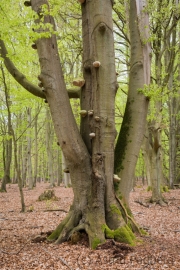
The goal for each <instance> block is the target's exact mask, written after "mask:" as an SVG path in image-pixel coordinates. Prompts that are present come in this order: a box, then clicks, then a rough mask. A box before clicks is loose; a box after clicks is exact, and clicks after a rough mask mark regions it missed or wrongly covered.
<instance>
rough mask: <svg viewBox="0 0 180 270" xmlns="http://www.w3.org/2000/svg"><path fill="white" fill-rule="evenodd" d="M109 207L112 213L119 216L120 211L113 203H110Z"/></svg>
mask: <svg viewBox="0 0 180 270" xmlns="http://www.w3.org/2000/svg"><path fill="white" fill-rule="evenodd" d="M110 208H111V211H112V213H116V214H118V215H119V216H121V211H120V210H119V208H118V207H117V206H116V205H115V204H112V205H110Z"/></svg>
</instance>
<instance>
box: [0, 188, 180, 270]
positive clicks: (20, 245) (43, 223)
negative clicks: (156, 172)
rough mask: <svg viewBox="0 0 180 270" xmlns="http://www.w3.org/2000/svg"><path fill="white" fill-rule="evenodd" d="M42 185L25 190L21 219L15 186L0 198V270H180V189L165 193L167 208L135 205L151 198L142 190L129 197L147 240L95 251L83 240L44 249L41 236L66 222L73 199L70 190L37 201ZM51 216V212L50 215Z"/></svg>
mask: <svg viewBox="0 0 180 270" xmlns="http://www.w3.org/2000/svg"><path fill="white" fill-rule="evenodd" d="M46 189H48V184H47V183H40V184H37V187H36V188H35V189H33V190H28V188H24V196H25V204H26V210H27V211H26V213H21V212H20V210H21V206H20V195H19V192H18V187H17V185H16V184H13V185H7V193H0V270H21V269H22V270H30V269H34V270H43V269H48V270H59V269H64V270H68V269H71V270H86V269H87V270H101V269H103V270H106V269H109V270H110V269H112V270H114V269H118V270H121V269H126V270H135V269H136V270H146V269H151V270H154V269H171V270H172V269H179V270H180V189H177V190H171V191H169V192H167V193H164V197H165V198H166V200H167V201H168V204H167V206H165V207H161V206H159V205H148V204H144V205H140V204H139V203H137V202H136V201H140V202H145V201H146V199H147V198H149V197H150V196H151V192H147V191H146V187H142V186H139V187H136V188H135V191H133V192H131V209H132V212H133V214H134V217H135V219H136V221H137V222H138V224H139V225H140V226H141V227H142V228H144V229H145V230H147V232H148V234H149V236H146V237H145V236H144V237H141V241H139V244H137V246H135V247H133V248H128V247H127V246H126V245H125V244H116V243H115V242H113V241H112V240H108V241H107V243H106V244H105V245H104V246H102V247H101V248H99V249H97V250H91V249H89V248H88V241H87V239H86V237H85V236H84V237H83V238H82V239H81V241H80V242H79V243H77V244H76V245H73V244H72V243H71V242H66V243H63V244H61V245H55V244H53V243H48V242H47V241H46V240H45V239H46V233H47V232H49V231H52V230H53V229H55V227H56V226H57V225H58V224H59V223H60V221H61V220H62V219H63V218H64V217H65V215H66V212H67V211H68V210H69V207H70V204H71V202H72V199H73V192H72V189H71V188H64V187H63V186H60V187H55V188H54V191H55V194H56V196H57V197H58V200H57V201H38V197H39V195H40V194H41V193H43V192H44V191H45V190H46ZM51 210H53V211H51Z"/></svg>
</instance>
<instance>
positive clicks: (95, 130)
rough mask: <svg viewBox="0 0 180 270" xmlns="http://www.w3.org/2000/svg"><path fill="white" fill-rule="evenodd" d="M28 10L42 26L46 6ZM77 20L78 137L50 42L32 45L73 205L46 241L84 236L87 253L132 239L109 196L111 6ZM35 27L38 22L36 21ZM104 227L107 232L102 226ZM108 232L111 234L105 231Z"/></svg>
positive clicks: (100, 5)
mask: <svg viewBox="0 0 180 270" xmlns="http://www.w3.org/2000/svg"><path fill="white" fill-rule="evenodd" d="M31 4H32V8H33V10H35V11H36V12H37V13H38V14H39V15H40V16H41V20H42V13H43V12H42V9H41V6H42V5H44V4H45V5H47V9H48V8H49V7H48V3H47V1H46V0H31ZM82 14H83V47H84V57H83V68H84V70H83V73H84V79H85V85H84V86H83V87H82V93H81V107H82V109H83V110H85V111H87V115H86V116H85V117H84V118H83V119H82V125H81V133H82V137H81V134H80V133H79V130H78V128H77V125H76V122H75V119H74V116H73V113H72V110H71V106H70V103H69V97H68V94H67V91H66V86H65V83H64V78H63V73H62V69H61V65H60V59H59V54H58V49H57V43H56V36H55V35H54V34H52V35H51V37H49V38H43V37H42V36H40V37H39V39H38V40H36V46H37V50H38V55H39V59H40V66H41V74H40V75H39V80H40V81H41V83H42V84H43V89H44V90H43V91H44V93H45V95H46V99H47V102H48V104H49V107H50V111H51V115H52V120H53V123H54V127H55V132H56V135H57V138H58V142H59V144H60V146H61V149H62V151H63V154H64V157H65V159H66V162H67V166H68V169H69V171H70V175H71V182H72V187H73V191H74V201H73V204H72V206H71V209H70V211H69V213H68V215H67V217H66V218H65V219H64V220H63V221H62V222H61V224H60V225H59V226H58V227H57V228H56V230H55V231H54V232H53V233H52V235H51V236H50V237H49V240H56V242H57V243H61V242H63V241H66V240H68V239H69V238H70V237H71V235H72V234H73V233H74V232H75V231H78V230H85V231H86V232H87V234H88V236H89V244H90V247H92V248H96V246H97V245H98V244H100V243H103V242H104V241H105V238H106V237H110V238H115V239H117V240H119V241H121V240H122V241H125V242H128V243H132V242H133V235H132V233H131V231H130V230H129V227H128V226H126V223H125V221H124V219H123V216H122V214H121V210H122V212H123V211H124V212H123V215H125V212H126V211H125V209H124V208H123V207H122V208H121V206H120V204H119V201H118V200H117V199H116V197H115V194H114V187H113V163H114V139H115V127H114V98H115V91H116V74H115V61H114V47H113V31H112V3H111V1H109V0H99V1H96V0H92V1H88V0H87V1H86V2H85V3H84V4H82ZM36 22H37V23H39V20H37V21H36ZM43 22H44V27H43V28H40V29H39V30H38V32H40V35H43V33H44V32H46V31H49V30H48V29H46V26H45V24H46V23H50V24H52V25H53V27H54V20H53V18H52V17H51V16H50V15H44V17H43ZM106 224H107V225H108V226H107V225H106ZM110 229H113V230H115V231H111V230H110Z"/></svg>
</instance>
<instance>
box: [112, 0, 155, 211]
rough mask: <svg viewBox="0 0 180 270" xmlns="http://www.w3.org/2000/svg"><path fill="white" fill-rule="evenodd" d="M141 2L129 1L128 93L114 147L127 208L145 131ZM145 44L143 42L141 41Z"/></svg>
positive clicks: (146, 74) (146, 52)
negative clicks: (129, 50)
mask: <svg viewBox="0 0 180 270" xmlns="http://www.w3.org/2000/svg"><path fill="white" fill-rule="evenodd" d="M143 8H144V1H140V0H137V1H130V11H129V28H130V41H131V60H130V74H129V91H128V98H127V104H126V109H125V114H124V118H123V122H122V126H121V130H120V134H119V137H118V140H117V144H116V148H115V168H114V169H115V173H116V174H118V175H119V176H120V178H121V182H120V185H119V192H120V194H121V196H122V197H123V200H124V202H125V203H126V204H127V206H129V194H130V191H131V190H132V187H133V177H134V171H135V166H136V162H137V158H138V154H139V151H140V148H141V144H142V141H143V135H144V132H145V125H146V116H147V110H148V98H147V97H146V96H145V95H144V93H143V91H142V89H143V88H144V85H149V83H150V53H151V49H150V45H149V43H148V37H149V32H148V29H149V20H148V15H147V14H146V13H145V12H144V11H143ZM144 41H146V42H144Z"/></svg>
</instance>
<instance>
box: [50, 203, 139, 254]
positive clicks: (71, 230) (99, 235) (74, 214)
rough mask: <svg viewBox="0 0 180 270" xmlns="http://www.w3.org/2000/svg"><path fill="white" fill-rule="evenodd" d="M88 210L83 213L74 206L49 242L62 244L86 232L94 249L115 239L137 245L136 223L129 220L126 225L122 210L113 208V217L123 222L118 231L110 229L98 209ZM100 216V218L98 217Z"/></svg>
mask: <svg viewBox="0 0 180 270" xmlns="http://www.w3.org/2000/svg"><path fill="white" fill-rule="evenodd" d="M87 209H88V207H87V208H86V210H84V212H82V211H80V210H77V208H75V207H74V206H72V207H71V209H70V211H69V213H68V214H67V216H66V217H65V219H64V220H63V221H62V222H61V223H60V224H59V225H58V226H57V228H56V229H55V230H54V231H53V233H52V234H51V235H50V236H49V237H48V240H49V241H55V243H56V244H60V243H62V242H65V241H68V240H71V239H72V238H73V235H74V234H76V233H77V232H78V231H80V232H81V231H85V232H86V233H87V235H88V238H89V246H90V248H92V249H96V248H97V246H98V245H100V244H103V243H105V242H106V239H114V240H115V241H117V242H121V243H126V244H129V245H131V246H134V245H135V243H136V237H135V234H134V232H133V229H132V228H133V225H134V223H133V222H132V221H131V220H128V224H126V222H125V221H124V218H123V216H122V214H121V211H120V208H119V211H117V207H116V211H114V207H112V215H115V216H116V218H118V219H119V221H120V220H121V222H119V226H118V227H117V228H116V229H110V228H109V226H108V225H107V224H106V222H105V218H104V217H103V216H100V215H99V214H98V211H97V209H96V210H95V209H94V211H90V212H88V211H89V210H87ZM98 215H99V217H97V216H98ZM123 215H124V214H123ZM114 218H115V217H114ZM127 219H128V217H127ZM132 223H133V225H132ZM120 224H121V225H120ZM136 226H137V225H136ZM136 226H135V225H134V228H135V230H136V231H138V232H139V233H140V230H137V227H136Z"/></svg>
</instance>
